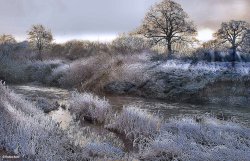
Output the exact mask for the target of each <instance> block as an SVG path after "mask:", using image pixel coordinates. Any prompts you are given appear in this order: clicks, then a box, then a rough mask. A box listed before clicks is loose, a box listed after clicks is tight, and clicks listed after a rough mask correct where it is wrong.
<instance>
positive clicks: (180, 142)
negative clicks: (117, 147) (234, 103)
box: [140, 116, 250, 161]
mask: <svg viewBox="0 0 250 161" xmlns="http://www.w3.org/2000/svg"><path fill="white" fill-rule="evenodd" d="M249 152H250V129H248V128H245V127H242V126H241V125H239V124H236V123H232V122H225V121H220V120H217V119H215V118H213V117H210V116H203V117H198V118H197V117H195V118H192V117H184V118H183V117H182V118H179V119H170V120H169V122H167V123H165V124H164V125H162V127H161V132H160V134H159V135H158V136H157V137H156V138H155V139H152V140H151V141H150V142H149V143H148V144H147V145H146V146H144V148H142V149H140V153H141V154H140V155H141V158H143V159H145V160H162V159H167V160H186V161H196V160H197V161H200V160H218V161H219V160H232V161H238V160H242V161H247V160H249V158H250V153H249Z"/></svg>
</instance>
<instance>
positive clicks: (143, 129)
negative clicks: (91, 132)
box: [106, 106, 161, 140]
mask: <svg viewBox="0 0 250 161" xmlns="http://www.w3.org/2000/svg"><path fill="white" fill-rule="evenodd" d="M160 126H161V119H160V118H159V117H157V116H155V115H152V114H150V113H148V112H147V111H145V110H142V109H139V108H137V107H132V106H131V107H124V108H123V110H122V112H121V114H120V115H118V116H117V117H116V118H115V120H114V122H113V123H112V124H109V125H107V126H106V127H107V128H108V129H111V130H114V131H117V132H118V133H121V134H124V135H126V136H127V137H128V138H130V139H133V140H135V139H137V138H139V137H141V136H143V137H152V136H155V135H156V134H157V133H158V132H159V129H160Z"/></svg>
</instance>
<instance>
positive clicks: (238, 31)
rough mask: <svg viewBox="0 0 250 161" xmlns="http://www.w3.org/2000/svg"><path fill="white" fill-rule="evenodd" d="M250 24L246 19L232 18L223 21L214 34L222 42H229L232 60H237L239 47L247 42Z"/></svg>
mask: <svg viewBox="0 0 250 161" xmlns="http://www.w3.org/2000/svg"><path fill="white" fill-rule="evenodd" d="M248 29H249V24H248V23H247V22H245V21H235V20H231V21H229V22H223V23H222V24H221V27H220V29H219V30H218V31H217V32H216V33H215V34H214V35H215V37H216V38H217V39H218V40H221V41H222V43H229V44H230V46H231V47H230V48H231V50H232V62H233V64H232V65H233V66H234V62H235V60H236V54H237V49H238V48H239V47H240V46H241V45H242V44H243V43H244V42H245V40H246V38H247V31H248Z"/></svg>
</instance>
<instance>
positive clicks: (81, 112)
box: [69, 92, 111, 123]
mask: <svg viewBox="0 0 250 161" xmlns="http://www.w3.org/2000/svg"><path fill="white" fill-rule="evenodd" d="M69 110H70V112H71V113H72V114H74V115H75V117H76V120H84V119H85V120H89V121H94V122H97V123H104V122H105V121H108V119H109V116H110V112H111V106H110V104H109V102H108V101H107V100H105V99H100V98H99V97H97V96H94V95H92V94H89V93H83V94H80V93H77V92H74V93H73V94H72V97H71V98H70V104H69Z"/></svg>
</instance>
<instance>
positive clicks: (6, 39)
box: [0, 34, 16, 45]
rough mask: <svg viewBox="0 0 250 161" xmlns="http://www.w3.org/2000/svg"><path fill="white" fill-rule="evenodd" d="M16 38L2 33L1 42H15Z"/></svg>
mask: <svg viewBox="0 0 250 161" xmlns="http://www.w3.org/2000/svg"><path fill="white" fill-rule="evenodd" d="M14 43H16V39H15V38H14V37H13V36H12V35H7V34H3V35H0V44H1V45H3V44H14Z"/></svg>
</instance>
